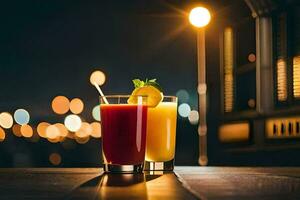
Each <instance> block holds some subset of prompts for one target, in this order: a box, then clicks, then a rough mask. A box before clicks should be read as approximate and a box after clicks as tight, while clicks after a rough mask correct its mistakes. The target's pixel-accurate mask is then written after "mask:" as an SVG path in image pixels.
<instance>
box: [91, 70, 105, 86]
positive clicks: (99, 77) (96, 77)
mask: <svg viewBox="0 0 300 200" xmlns="http://www.w3.org/2000/svg"><path fill="white" fill-rule="evenodd" d="M105 79H106V78H105V74H104V73H103V72H102V71H100V70H97V71H94V72H93V73H92V74H91V76H90V82H91V84H92V85H94V84H95V83H96V84H98V85H103V84H104V83H105Z"/></svg>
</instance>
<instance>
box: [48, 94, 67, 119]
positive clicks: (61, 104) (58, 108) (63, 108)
mask: <svg viewBox="0 0 300 200" xmlns="http://www.w3.org/2000/svg"><path fill="white" fill-rule="evenodd" d="M51 106H52V109H53V111H54V112H55V113H56V114H59V115H62V114H65V113H67V112H68V111H69V108H70V101H69V99H68V98H67V97H65V96H57V97H55V98H54V99H53V100H52V104H51Z"/></svg>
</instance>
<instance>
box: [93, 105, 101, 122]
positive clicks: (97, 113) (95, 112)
mask: <svg viewBox="0 0 300 200" xmlns="http://www.w3.org/2000/svg"><path fill="white" fill-rule="evenodd" d="M92 115H93V118H94V119H95V120H96V121H101V117H100V105H97V106H95V107H94V108H93V110H92Z"/></svg>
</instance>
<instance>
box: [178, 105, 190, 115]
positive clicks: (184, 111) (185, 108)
mask: <svg viewBox="0 0 300 200" xmlns="http://www.w3.org/2000/svg"><path fill="white" fill-rule="evenodd" d="M190 112H191V107H190V106H189V104H187V103H182V104H180V105H179V107H178V113H179V115H180V116H181V117H188V116H189V114H190Z"/></svg>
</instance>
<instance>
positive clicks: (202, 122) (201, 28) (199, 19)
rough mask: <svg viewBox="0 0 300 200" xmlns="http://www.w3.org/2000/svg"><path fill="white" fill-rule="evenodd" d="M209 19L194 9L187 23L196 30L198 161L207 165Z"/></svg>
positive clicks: (206, 12) (202, 11)
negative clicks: (206, 57) (207, 43)
mask: <svg viewBox="0 0 300 200" xmlns="http://www.w3.org/2000/svg"><path fill="white" fill-rule="evenodd" d="M210 19H211V16H210V13H209V11H208V9H206V8H204V7H196V8H193V9H192V10H191V11H190V14H189V21H190V23H191V24H192V25H193V26H195V27H196V28H197V64H198V68H197V69H198V70H197V71H198V88H197V90H198V98H199V99H198V110H199V126H198V135H199V160H198V163H199V164H200V165H207V162H208V159H207V124H206V89H207V87H206V63H205V26H206V25H207V24H208V23H209V21H210Z"/></svg>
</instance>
